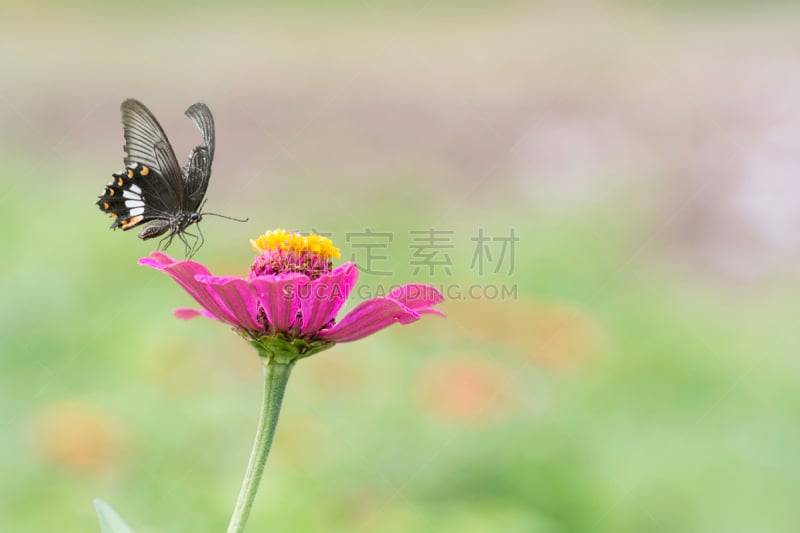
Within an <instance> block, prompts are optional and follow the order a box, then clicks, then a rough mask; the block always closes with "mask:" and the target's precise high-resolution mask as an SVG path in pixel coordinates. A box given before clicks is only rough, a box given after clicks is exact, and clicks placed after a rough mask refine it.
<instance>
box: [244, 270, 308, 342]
mask: <svg viewBox="0 0 800 533" xmlns="http://www.w3.org/2000/svg"><path fill="white" fill-rule="evenodd" d="M308 282H309V279H308V276H306V275H305V274H282V275H276V276H259V277H257V278H253V279H252V280H250V283H251V284H252V285H253V286H254V287H255V290H256V293H257V294H258V298H259V299H260V300H261V306H262V307H263V308H264V312H265V313H266V314H267V320H269V323H270V328H271V329H273V330H274V331H281V332H284V333H285V332H287V331H289V328H291V327H292V326H293V325H294V321H295V319H296V318H297V311H298V309H300V292H301V291H303V290H305V289H304V288H303V287H305V286H306V285H307V284H308Z"/></svg>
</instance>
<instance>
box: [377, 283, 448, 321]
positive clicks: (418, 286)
mask: <svg viewBox="0 0 800 533" xmlns="http://www.w3.org/2000/svg"><path fill="white" fill-rule="evenodd" d="M387 297H388V298H390V299H392V300H396V301H398V302H400V303H401V304H403V305H405V306H406V307H408V308H409V309H413V310H415V311H416V312H417V313H419V314H426V313H431V314H435V315H440V316H446V315H445V314H444V312H443V311H440V310H439V309H433V308H432V307H431V306H433V305H436V304H440V303H442V302H443V301H444V297H443V296H442V293H441V292H439V290H438V289H437V288H436V287H432V286H430V285H424V284H422V283H409V284H407V285H403V286H402V287H397V288H395V289H393V290H392V291H391V292H390V293H389V294H388V296H387Z"/></svg>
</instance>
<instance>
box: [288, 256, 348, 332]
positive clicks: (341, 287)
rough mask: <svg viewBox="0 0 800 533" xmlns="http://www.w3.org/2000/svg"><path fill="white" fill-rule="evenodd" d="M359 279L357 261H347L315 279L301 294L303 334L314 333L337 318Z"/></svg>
mask: <svg viewBox="0 0 800 533" xmlns="http://www.w3.org/2000/svg"><path fill="white" fill-rule="evenodd" d="M357 279H358V267H357V266H356V265H355V263H345V264H344V265H342V266H340V267H339V268H337V269H336V270H334V271H333V272H330V273H328V274H323V275H321V276H320V277H318V278H317V279H315V280H313V281H312V282H311V284H310V285H309V286H308V287H305V288H304V289H303V291H302V292H301V294H300V305H301V308H302V310H303V329H302V331H301V333H302V334H303V335H307V336H310V335H313V334H314V333H316V332H317V331H319V330H320V329H322V328H323V327H325V324H327V323H328V322H330V321H331V320H332V319H334V318H336V313H338V312H339V309H341V308H342V305H344V302H345V301H346V300H347V297H348V296H349V295H350V291H351V290H352V288H353V286H354V285H355V284H356V280H357Z"/></svg>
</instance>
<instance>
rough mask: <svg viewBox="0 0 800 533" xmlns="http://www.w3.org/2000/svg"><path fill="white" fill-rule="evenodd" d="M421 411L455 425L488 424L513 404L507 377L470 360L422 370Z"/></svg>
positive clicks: (435, 363) (438, 363) (453, 360)
mask: <svg viewBox="0 0 800 533" xmlns="http://www.w3.org/2000/svg"><path fill="white" fill-rule="evenodd" d="M418 397H419V401H420V404H421V406H422V407H423V409H424V410H425V411H427V412H429V413H431V414H433V415H435V416H438V417H441V418H444V419H448V420H454V421H458V422H479V423H480V422H488V421H490V420H492V419H494V418H496V417H497V416H498V415H499V414H501V413H502V412H504V411H506V410H507V409H508V408H509V407H510V406H512V405H513V404H514V403H515V400H516V391H515V384H514V381H513V379H512V377H511V375H510V373H509V372H508V371H507V370H505V369H504V368H502V367H500V366H498V365H497V364H494V363H491V362H488V361H485V360H481V359H478V358H477V357H473V356H460V355H453V356H448V357H444V358H439V359H435V360H433V361H431V362H429V363H428V364H427V365H426V366H425V367H423V369H422V371H421V373H420V376H419V383H418Z"/></svg>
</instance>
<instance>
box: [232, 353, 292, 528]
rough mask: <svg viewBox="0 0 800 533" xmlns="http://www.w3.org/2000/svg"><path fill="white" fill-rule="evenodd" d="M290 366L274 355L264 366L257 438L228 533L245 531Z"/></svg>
mask: <svg viewBox="0 0 800 533" xmlns="http://www.w3.org/2000/svg"><path fill="white" fill-rule="evenodd" d="M293 366H294V361H291V362H288V363H284V362H282V363H279V362H276V361H275V359H274V358H270V359H269V360H268V362H267V363H265V365H264V400H263V404H262V405H261V415H260V417H259V419H258V430H257V431H256V440H255V442H254V443H253V451H252V452H250V461H249V462H248V463H247V471H246V472H245V473H244V481H243V482H242V489H241V490H240V491H239V499H238V500H236V507H235V508H234V509H233V516H231V522H230V524H229V525H228V533H238V532H241V531H244V526H245V524H246V523H247V517H248V516H249V515H250V508H251V507H252V506H253V500H255V497H256V492H257V491H258V484H259V483H260V482H261V475H262V474H263V473H264V465H265V464H266V463H267V456H268V455H269V448H270V446H271V445H272V439H273V438H274V437H275V427H276V426H277V425H278V415H280V412H281V402H282V401H283V394H284V392H286V384H287V383H288V382H289V374H291V373H292V367H293Z"/></svg>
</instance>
